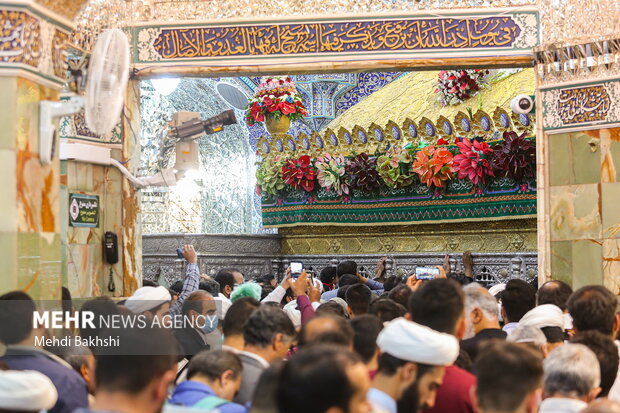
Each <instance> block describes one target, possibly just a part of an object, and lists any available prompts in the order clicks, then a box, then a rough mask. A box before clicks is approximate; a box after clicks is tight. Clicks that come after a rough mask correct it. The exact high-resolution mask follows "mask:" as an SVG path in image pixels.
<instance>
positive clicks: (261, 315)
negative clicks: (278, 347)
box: [227, 306, 295, 348]
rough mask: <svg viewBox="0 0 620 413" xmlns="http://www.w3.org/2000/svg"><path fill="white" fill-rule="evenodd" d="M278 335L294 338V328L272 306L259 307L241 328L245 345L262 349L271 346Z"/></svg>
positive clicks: (281, 313)
mask: <svg viewBox="0 0 620 413" xmlns="http://www.w3.org/2000/svg"><path fill="white" fill-rule="evenodd" d="M227 315H228V314H227ZM280 333H281V334H284V335H285V336H289V337H295V326H293V323H292V322H291V320H290V319H289V318H288V316H287V315H286V313H285V312H284V311H282V310H281V309H280V308H276V307H273V306H267V307H262V306H261V307H259V308H258V309H257V310H256V311H254V312H253V313H252V314H251V315H250V318H248V321H246V323H245V325H244V326H243V340H244V341H245V344H246V345H248V344H249V345H252V346H257V347H263V348H264V347H266V346H269V345H271V343H272V342H273V340H274V339H275V337H276V334H280Z"/></svg>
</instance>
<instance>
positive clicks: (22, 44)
mask: <svg viewBox="0 0 620 413" xmlns="http://www.w3.org/2000/svg"><path fill="white" fill-rule="evenodd" d="M40 58H41V29H40V25H39V21H38V20H37V19H36V18H34V17H32V16H31V15H29V14H28V13H25V12H21V11H13V10H0V62H4V63H23V64H27V65H29V66H33V67H37V66H38V65H39V60H40Z"/></svg>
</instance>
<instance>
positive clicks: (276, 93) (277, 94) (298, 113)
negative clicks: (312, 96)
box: [245, 77, 308, 126]
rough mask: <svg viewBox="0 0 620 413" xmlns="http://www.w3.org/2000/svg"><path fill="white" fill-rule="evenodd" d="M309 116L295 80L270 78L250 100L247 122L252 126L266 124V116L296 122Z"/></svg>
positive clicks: (265, 80) (262, 83)
mask: <svg viewBox="0 0 620 413" xmlns="http://www.w3.org/2000/svg"><path fill="white" fill-rule="evenodd" d="M307 114H308V113H307V112H306V107H305V106H304V104H303V101H302V98H301V95H300V94H299V93H298V92H297V88H296V87H295V82H293V79H291V78H290V77H281V78H277V77H268V78H266V79H264V80H263V82H261V84H260V85H258V88H257V89H256V92H255V93H254V97H253V98H252V99H250V101H249V103H248V107H247V109H246V112H245V121H246V123H247V124H248V125H249V126H252V125H254V124H255V123H257V122H264V121H265V118H266V116H273V117H275V118H276V119H277V118H279V117H281V116H288V117H289V118H290V119H291V120H296V119H301V118H303V117H304V116H306V115H307Z"/></svg>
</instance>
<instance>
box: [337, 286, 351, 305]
mask: <svg viewBox="0 0 620 413" xmlns="http://www.w3.org/2000/svg"><path fill="white" fill-rule="evenodd" d="M349 287H351V284H348V285H343V286H342V287H339V288H338V292H337V293H336V297H338V298H342V299H343V300H345V301H347V290H348V289H349Z"/></svg>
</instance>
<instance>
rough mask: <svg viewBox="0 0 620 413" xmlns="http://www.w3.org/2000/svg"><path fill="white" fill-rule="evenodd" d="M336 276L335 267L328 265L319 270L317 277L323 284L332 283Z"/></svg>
mask: <svg viewBox="0 0 620 413" xmlns="http://www.w3.org/2000/svg"><path fill="white" fill-rule="evenodd" d="M337 276H338V271H337V269H336V267H332V266H328V267H325V268H323V269H322V270H321V274H320V275H319V279H320V280H321V282H322V283H323V284H333V283H334V281H335V279H336V277H337Z"/></svg>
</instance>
